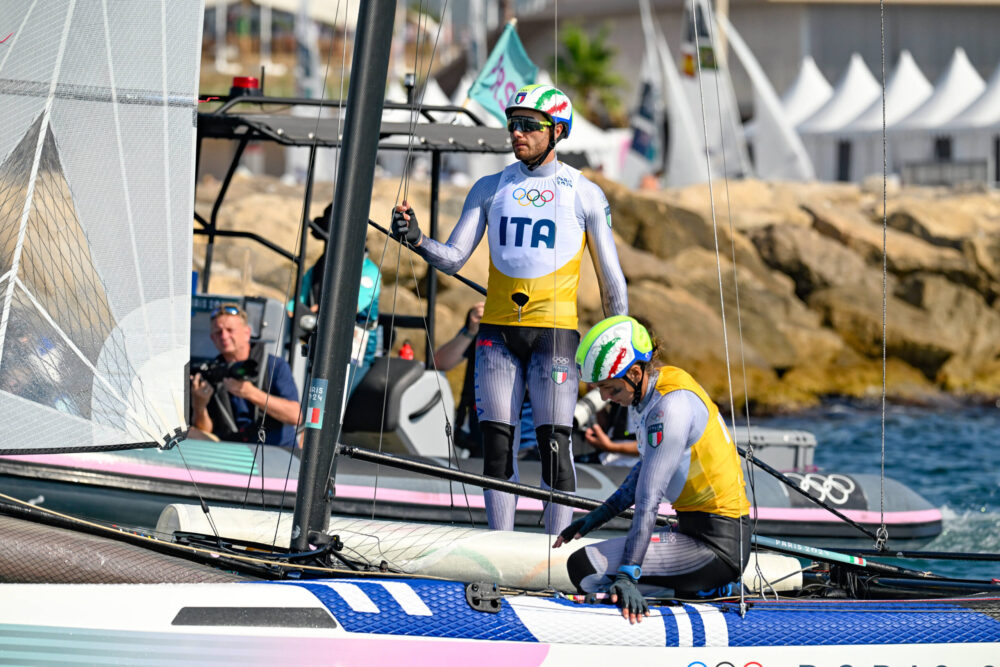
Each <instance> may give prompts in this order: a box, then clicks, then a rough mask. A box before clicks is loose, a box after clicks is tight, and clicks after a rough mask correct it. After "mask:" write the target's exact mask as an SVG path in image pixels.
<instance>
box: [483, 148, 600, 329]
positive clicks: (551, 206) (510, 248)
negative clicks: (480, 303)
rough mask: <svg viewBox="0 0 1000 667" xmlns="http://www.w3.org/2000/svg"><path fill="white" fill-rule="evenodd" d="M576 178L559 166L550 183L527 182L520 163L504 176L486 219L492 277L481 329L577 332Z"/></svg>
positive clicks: (580, 233) (580, 236) (579, 228)
mask: <svg viewBox="0 0 1000 667" xmlns="http://www.w3.org/2000/svg"><path fill="white" fill-rule="evenodd" d="M579 178H580V172H579V170H577V169H574V168H573V167H570V166H569V165H565V164H562V163H560V164H559V168H558V169H557V170H556V171H555V173H554V174H553V175H552V176H548V177H543V176H528V177H526V176H524V175H523V174H522V173H521V171H520V163H517V162H515V163H514V164H512V165H509V166H507V167H506V168H505V169H504V170H503V172H502V173H501V176H500V184H499V185H498V186H497V190H496V193H495V194H494V196H493V205H492V206H491V207H490V211H489V213H488V216H487V227H486V232H487V238H488V240H489V244H490V274H489V281H488V282H487V286H486V306H485V308H484V309H483V319H482V321H483V323H485V324H500V325H506V326H522V327H555V328H557V329H576V328H577V314H576V292H577V287H578V285H579V283H580V261H581V259H582V258H583V249H584V247H586V244H587V235H586V232H585V231H584V225H583V222H582V221H581V220H578V219H577V216H576V183H577V181H578V179H579ZM519 295H523V296H519ZM524 297H527V301H526V302H525V301H524ZM518 299H520V300H521V302H522V303H521V305H520V306H519V304H518Z"/></svg>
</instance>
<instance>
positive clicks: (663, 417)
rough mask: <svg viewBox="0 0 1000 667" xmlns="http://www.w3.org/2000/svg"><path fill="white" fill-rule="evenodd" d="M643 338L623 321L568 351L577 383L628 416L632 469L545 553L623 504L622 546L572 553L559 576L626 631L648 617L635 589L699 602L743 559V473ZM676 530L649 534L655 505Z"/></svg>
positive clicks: (701, 402) (706, 410)
mask: <svg viewBox="0 0 1000 667" xmlns="http://www.w3.org/2000/svg"><path fill="white" fill-rule="evenodd" d="M655 351H656V350H655V347H654V345H653V342H652V339H651V338H650V335H649V332H648V331H647V330H646V328H645V327H644V326H642V325H641V324H640V323H639V322H637V321H636V320H635V319H633V318H631V317H625V316H618V317H609V318H607V319H605V320H602V321H601V322H599V323H598V324H596V325H595V326H594V327H593V328H592V329H591V330H590V331H589V332H588V333H587V335H586V336H584V338H583V340H582V341H581V342H580V346H579V348H578V349H577V352H576V363H577V366H578V367H579V369H580V373H581V376H582V378H583V380H585V381H587V382H596V383H597V386H598V388H599V389H600V391H601V397H602V398H604V399H605V400H611V401H614V402H615V403H618V404H619V405H623V406H628V407H629V424H630V429H629V430H630V431H631V432H633V433H635V434H636V438H637V440H638V445H639V455H640V459H639V463H637V464H636V465H635V467H633V468H632V471H631V472H630V473H629V475H628V477H627V478H626V479H625V481H624V482H622V485H621V486H620V487H619V488H618V490H617V491H616V492H615V493H613V494H612V495H611V496H610V497H609V498H608V499H607V500H605V501H604V503H603V504H602V505H601V506H600V507H599V508H597V509H595V510H593V511H592V512H590V513H589V514H587V515H586V516H583V517H581V518H579V519H576V520H575V521H573V522H572V523H571V524H570V525H569V526H567V528H566V529H565V530H563V531H562V533H560V535H559V536H558V537H557V538H556V541H555V544H554V545H553V546H556V547H559V546H561V545H563V544H565V543H566V542H569V541H571V540H574V539H576V538H579V537H582V536H584V535H586V534H587V533H589V532H591V531H592V530H595V529H596V528H598V527H600V526H601V525H603V524H604V523H606V522H607V521H608V520H610V519H611V518H613V517H615V516H617V515H618V514H619V513H621V512H622V511H623V510H625V509H627V508H628V507H629V506H631V505H633V504H634V505H635V516H634V517H633V519H632V527H631V529H630V530H629V532H628V535H627V536H626V537H621V538H616V539H610V540H606V541H603V542H598V543H596V544H593V545H591V546H587V547H584V548H582V549H580V550H578V551H576V552H575V553H573V554H572V555H571V556H570V557H569V559H568V561H567V567H568V569H569V575H570V578H571V579H572V581H573V583H574V584H575V585H576V586H577V588H578V589H580V590H581V591H582V592H591V591H595V590H598V589H600V588H602V585H606V582H607V580H608V578H610V577H614V582H613V583H612V584H611V586H610V587H609V588H608V592H609V593H610V594H611V598H612V601H613V602H615V603H616V604H617V605H618V606H619V607H621V610H622V615H623V616H624V617H625V618H627V619H629V620H630V621H631V622H632V623H636V622H637V621H641V620H642V616H644V615H648V613H649V607H648V605H647V603H646V600H645V599H644V598H643V596H642V594H641V593H640V592H639V589H638V587H637V584H639V583H641V584H643V585H648V586H652V587H656V588H671V589H673V590H674V592H675V594H676V595H678V596H679V597H687V596H691V597H695V596H698V595H699V594H700V595H702V596H703V595H705V594H706V593H707V592H709V591H711V589H714V588H717V587H720V586H722V585H724V584H727V583H729V582H732V581H734V580H736V579H738V578H739V575H740V573H742V572H743V569H744V567H746V563H747V560H748V559H749V556H750V535H749V532H748V529H747V527H748V522H747V513H748V511H749V508H750V503H749V502H748V501H747V497H746V492H745V490H744V488H743V471H742V469H741V467H740V460H739V455H738V453H737V451H736V447H735V446H734V445H733V442H732V439H731V438H730V435H729V431H728V429H727V428H726V425H725V422H724V421H723V420H722V417H721V416H720V415H719V409H718V407H716V405H715V403H714V402H712V399H710V398H709V397H708V394H706V393H705V390H704V389H702V388H701V386H700V385H699V384H698V383H697V382H695V380H694V378H692V377H691V376H690V375H689V374H688V373H687V372H686V371H683V370H681V369H680V368H675V367H672V366H662V367H660V366H657V365H655V364H654V362H653V359H654V357H655ZM663 500H666V501H668V502H670V503H671V504H672V505H673V508H674V511H675V512H676V513H677V526H676V528H674V529H672V530H671V529H666V530H664V531H663V532H657V530H656V514H657V510H658V509H659V506H660V502H661V501H663Z"/></svg>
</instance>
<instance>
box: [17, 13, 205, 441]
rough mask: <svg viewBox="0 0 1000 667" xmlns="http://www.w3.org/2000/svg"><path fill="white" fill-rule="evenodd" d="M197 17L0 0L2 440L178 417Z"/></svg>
mask: <svg viewBox="0 0 1000 667" xmlns="http://www.w3.org/2000/svg"><path fill="white" fill-rule="evenodd" d="M201 16H202V6H201V2H200V1H199V0H161V1H160V2H144V3H128V4H125V5H122V4H121V3H114V4H113V3H108V2H74V1H73V0H47V1H46V2H44V3H41V2H31V1H29V0H7V1H6V2H4V3H0V25H3V26H5V28H4V29H5V30H7V29H9V30H10V31H11V33H12V34H11V35H10V36H9V38H8V39H7V41H6V42H5V44H4V46H3V47H2V50H0V106H2V108H3V110H4V123H3V128H2V131H0V230H2V231H0V308H2V312H0V434H2V435H0V451H3V452H30V451H40V450H54V449H65V450H77V449H87V448H98V447H120V446H138V445H141V444H144V443H158V442H162V440H163V439H164V437H167V436H172V435H173V434H174V432H175V430H176V429H182V428H183V427H184V425H185V421H186V415H185V414H184V391H185V386H186V384H187V377H186V376H185V374H184V367H185V364H186V363H187V361H188V343H189V320H190V312H191V303H190V302H191V299H190V289H191V274H190V273H189V271H190V267H191V229H192V225H191V221H192V216H193V201H194V193H193V191H192V188H193V184H194V139H195V124H194V114H195V112H196V109H197V86H198V67H199V61H200V57H201V53H200V49H199V44H200V39H201V28H202V21H201ZM168 55H169V58H168Z"/></svg>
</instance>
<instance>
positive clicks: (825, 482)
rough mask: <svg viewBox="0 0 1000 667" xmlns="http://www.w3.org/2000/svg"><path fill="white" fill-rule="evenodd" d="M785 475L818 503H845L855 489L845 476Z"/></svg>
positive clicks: (855, 486) (851, 481)
mask: <svg viewBox="0 0 1000 667" xmlns="http://www.w3.org/2000/svg"><path fill="white" fill-rule="evenodd" d="M785 474H786V475H788V477H790V478H792V479H794V480H796V481H798V483H799V488H800V489H802V490H803V491H806V492H807V493H809V494H810V495H811V496H813V497H814V498H816V499H817V500H819V501H820V502H831V503H833V504H834V505H844V504H845V503H847V501H848V500H849V499H850V497H851V494H852V493H854V490H855V489H856V488H857V485H856V484H855V483H854V480H852V479H851V478H850V477H847V476H846V475H838V474H832V475H820V474H816V473H808V474H805V475H802V474H798V473H793V472H790V473H785Z"/></svg>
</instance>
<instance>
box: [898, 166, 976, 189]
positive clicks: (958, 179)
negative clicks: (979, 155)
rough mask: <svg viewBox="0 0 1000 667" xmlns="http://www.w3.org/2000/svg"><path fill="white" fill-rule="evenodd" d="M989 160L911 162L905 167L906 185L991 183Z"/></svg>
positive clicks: (904, 178) (904, 179)
mask: <svg viewBox="0 0 1000 667" xmlns="http://www.w3.org/2000/svg"><path fill="white" fill-rule="evenodd" d="M989 182H990V170H989V162H988V161H987V160H954V161H950V162H909V163H907V164H904V165H903V183H904V184H906V185H959V184H961V183H989Z"/></svg>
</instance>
